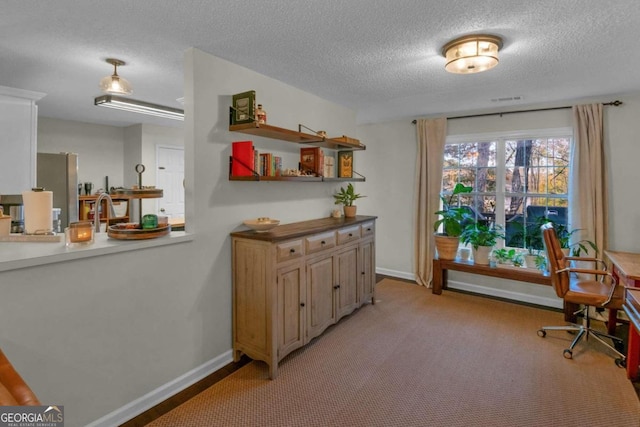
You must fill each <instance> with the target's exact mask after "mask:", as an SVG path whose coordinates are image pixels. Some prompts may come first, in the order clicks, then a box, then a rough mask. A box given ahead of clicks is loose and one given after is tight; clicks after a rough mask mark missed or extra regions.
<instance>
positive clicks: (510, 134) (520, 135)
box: [440, 126, 574, 249]
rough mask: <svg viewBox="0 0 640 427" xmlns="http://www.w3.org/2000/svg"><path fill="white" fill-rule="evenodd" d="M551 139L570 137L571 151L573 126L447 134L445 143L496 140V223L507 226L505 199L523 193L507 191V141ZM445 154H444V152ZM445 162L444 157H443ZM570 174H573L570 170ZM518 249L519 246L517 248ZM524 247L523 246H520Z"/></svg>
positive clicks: (501, 243) (497, 245)
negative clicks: (510, 195)
mask: <svg viewBox="0 0 640 427" xmlns="http://www.w3.org/2000/svg"><path fill="white" fill-rule="evenodd" d="M543 138H546V139H549V138H569V144H570V149H571V152H572V151H573V147H574V134H573V128H572V127H570V126H567V127H558V128H541V129H527V130H513V131H496V132H481V133H469V134H457V135H447V138H446V141H445V145H448V144H473V143H477V142H496V192H495V198H496V209H495V223H496V224H502V225H503V226H505V225H506V224H505V209H504V199H505V197H506V196H508V195H509V194H521V193H511V192H509V193H508V192H506V191H505V188H506V185H505V181H506V173H505V172H506V163H505V161H504V158H505V151H506V144H505V141H507V140H509V141H513V140H526V139H543ZM443 156H444V154H443ZM572 157H573V156H572V155H570V159H569V168H571V167H572V164H571V163H572ZM443 162H444V157H443ZM443 174H444V167H443V172H442V174H441V178H440V179H441V182H440V192H441V194H442V177H443ZM569 174H571V173H570V172H569ZM570 188H571V186H570V185H569V186H568V187H567V206H568V207H569V210H570V202H571V195H570V193H569V190H570ZM473 194H476V195H491V194H493V193H482V194H478V193H475V192H474V193H473ZM528 194H529V195H530V194H539V193H528ZM544 197H547V198H554V195H552V194H545V195H544ZM555 198H564V197H563V196H560V195H556V196H555ZM498 200H502V202H501V203H502V204H503V206H502V207H503V208H502V209H498ZM504 244H505V242H504V241H503V240H502V239H500V240H499V241H498V243H497V244H496V247H497V248H502V247H504ZM516 249H518V248H516ZM520 249H522V248H520Z"/></svg>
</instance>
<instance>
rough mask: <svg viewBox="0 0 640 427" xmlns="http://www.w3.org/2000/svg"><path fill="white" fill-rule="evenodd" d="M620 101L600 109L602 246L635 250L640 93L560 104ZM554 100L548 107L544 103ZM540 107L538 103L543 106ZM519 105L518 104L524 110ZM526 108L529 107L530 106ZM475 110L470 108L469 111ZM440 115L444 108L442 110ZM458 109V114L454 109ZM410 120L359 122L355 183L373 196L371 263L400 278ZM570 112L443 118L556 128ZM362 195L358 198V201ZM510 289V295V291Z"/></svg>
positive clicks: (407, 261)
mask: <svg viewBox="0 0 640 427" xmlns="http://www.w3.org/2000/svg"><path fill="white" fill-rule="evenodd" d="M614 99H620V100H621V101H623V102H624V105H622V106H621V107H613V106H609V107H605V115H604V118H605V133H606V135H605V140H606V141H605V143H606V145H607V150H608V153H607V154H608V155H607V159H608V162H607V166H608V171H609V176H610V182H609V188H610V192H609V194H610V200H609V214H610V215H609V224H610V242H609V249H612V250H621V251H632V252H640V243H638V239H637V236H639V235H640V200H638V198H637V197H634V194H635V193H636V192H637V191H636V186H637V182H640V168H638V164H637V162H638V160H637V159H639V158H640V144H638V143H637V139H638V137H637V135H640V121H638V117H640V94H638V93H634V94H628V95H612V96H608V97H602V98H600V99H591V100H579V101H575V102H566V103H562V104H558V105H556V106H560V105H572V104H574V103H586V102H597V101H599V102H608V101H612V100H614ZM549 106H553V105H549ZM549 106H544V107H549ZM527 108H528V107H526V106H525V107H522V108H521V109H527ZM531 108H535V106H534V107H531ZM474 113H477V112H474ZM443 115H446V114H443ZM455 115H456V116H457V115H464V114H460V113H458V114H455ZM411 120H412V118H406V119H402V120H396V121H391V122H385V123H377V124H367V125H361V126H359V127H358V132H357V135H358V138H359V139H360V140H361V141H362V142H363V143H365V144H366V145H367V154H369V150H373V152H374V153H373V155H372V156H371V157H369V156H367V157H366V162H367V164H366V165H364V166H363V168H364V170H365V171H366V172H367V173H366V175H367V182H366V183H365V184H363V185H362V187H361V188H362V189H363V190H364V192H365V193H367V194H369V195H374V197H372V198H369V199H364V200H365V201H366V202H373V205H372V206H370V211H371V212H373V213H374V214H376V215H378V216H379V219H378V229H377V231H378V234H377V241H378V244H377V248H376V251H377V259H376V261H377V267H378V270H379V271H380V272H382V273H387V274H392V275H396V276H399V277H410V278H413V277H414V259H413V234H412V233H413V232H412V230H413V221H414V218H413V210H414V179H415V156H416V152H417V151H416V135H415V125H413V124H412V123H411ZM571 125H572V122H571V110H570V109H567V110H554V111H544V112H535V113H523V114H510V115H503V116H502V117H500V116H490V117H477V118H468V119H458V120H450V121H449V122H448V134H449V135H459V134H470V133H482V132H496V131H505V130H517V129H540V128H558V127H565V126H571ZM364 203H365V202H364V201H363V202H362V203H360V204H364ZM450 280H452V281H459V282H460V283H472V284H474V285H478V286H481V287H482V288H485V289H478V290H480V291H488V292H493V293H494V294H497V295H499V296H505V297H515V298H519V299H523V298H528V296H530V297H531V298H532V299H533V300H535V301H537V302H538V303H540V302H544V300H545V299H548V300H549V301H553V302H557V301H556V300H557V298H556V297H555V295H554V294H553V293H552V292H551V289H549V288H544V287H540V286H535V285H528V284H522V283H515V282H510V281H504V280H496V279H493V278H490V279H487V278H484V277H480V276H475V275H465V274H462V273H459V272H451V274H450ZM514 293H515V294H514Z"/></svg>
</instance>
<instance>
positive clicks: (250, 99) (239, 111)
mask: <svg viewBox="0 0 640 427" xmlns="http://www.w3.org/2000/svg"><path fill="white" fill-rule="evenodd" d="M232 101H233V103H232V104H231V106H232V109H231V110H232V114H231V124H232V125H239V124H243V123H253V122H254V121H256V118H255V111H256V91H255V90H249V91H246V92H242V93H237V94H235V95H233V96H232Z"/></svg>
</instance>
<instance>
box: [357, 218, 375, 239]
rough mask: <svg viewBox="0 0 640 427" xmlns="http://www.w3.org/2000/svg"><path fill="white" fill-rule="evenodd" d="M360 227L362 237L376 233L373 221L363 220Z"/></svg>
mask: <svg viewBox="0 0 640 427" xmlns="http://www.w3.org/2000/svg"><path fill="white" fill-rule="evenodd" d="M360 227H361V228H362V237H363V238H364V237H369V236H373V235H374V234H376V229H375V225H374V223H373V221H371V222H365V223H363V224H362V225H361V226H360Z"/></svg>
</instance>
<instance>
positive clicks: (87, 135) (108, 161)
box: [38, 117, 124, 191]
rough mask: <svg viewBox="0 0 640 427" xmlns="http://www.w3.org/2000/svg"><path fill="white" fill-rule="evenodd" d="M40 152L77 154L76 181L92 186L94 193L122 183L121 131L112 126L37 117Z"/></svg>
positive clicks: (122, 134)
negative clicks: (88, 183) (106, 178)
mask: <svg viewBox="0 0 640 427" xmlns="http://www.w3.org/2000/svg"><path fill="white" fill-rule="evenodd" d="M38 152H39V153H61V152H67V153H77V154H78V182H91V183H93V190H94V191H95V190H97V189H99V188H104V187H105V177H106V176H108V177H109V186H110V187H119V186H122V185H123V183H124V180H123V178H124V177H123V163H122V158H123V155H124V131H123V128H119V127H115V126H105V125H95V124H89V123H82V122H75V121H71V120H60V119H52V118H47V117H39V118H38Z"/></svg>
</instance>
